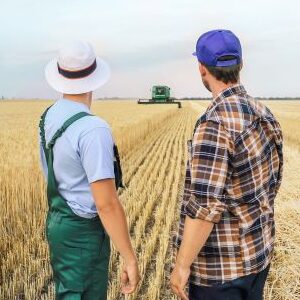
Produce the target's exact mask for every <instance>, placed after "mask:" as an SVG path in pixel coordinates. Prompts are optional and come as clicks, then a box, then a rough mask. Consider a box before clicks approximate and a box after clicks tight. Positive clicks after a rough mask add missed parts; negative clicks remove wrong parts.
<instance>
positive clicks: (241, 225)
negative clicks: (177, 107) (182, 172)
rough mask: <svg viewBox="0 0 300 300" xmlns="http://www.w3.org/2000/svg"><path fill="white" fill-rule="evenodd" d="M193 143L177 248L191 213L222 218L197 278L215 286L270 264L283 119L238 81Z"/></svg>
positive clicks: (203, 120) (205, 118)
mask: <svg viewBox="0 0 300 300" xmlns="http://www.w3.org/2000/svg"><path fill="white" fill-rule="evenodd" d="M188 151H189V159H188V163H187V168H186V178H185V186H184V194H183V198H182V205H181V214H180V222H179V230H178V234H177V235H176V236H175V241H174V242H175V250H176V248H177V249H178V248H179V246H180V243H181V240H182V235H183V229H184V221H185V217H186V215H188V216H189V217H191V218H199V219H202V220H207V221H210V222H213V223H215V225H214V227H213V230H212V232H211V234H210V236H209V238H208V240H207V241H206V243H205V245H204V247H203V248H202V249H201V251H200V253H199V254H198V257H197V258H196V260H195V261H194V263H193V264H192V266H191V276H190V282H191V283H193V284H196V285H204V286H212V285H216V284H221V283H224V282H226V281H230V280H233V279H235V278H238V277H241V276H245V275H248V274H251V273H257V272H260V271H262V270H263V269H264V268H265V267H267V265H268V264H269V263H270V260H271V258H272V254H273V246H274V237H275V224H274V199H275V196H276V194H277V191H278V189H279V186H280V183H281V178H282V165H283V155H282V133H281V129H280V125H279V123H278V122H277V121H276V119H275V117H274V116H273V114H272V113H271V112H270V110H269V109H268V108H267V107H265V106H264V105H263V104H262V103H260V102H258V101H256V100H254V99H252V98H251V97H250V96H248V95H247V93H246V91H245V89H244V87H243V86H242V85H235V86H233V87H230V88H228V89H226V90H224V91H223V92H222V93H221V94H220V95H219V96H218V97H217V98H216V99H214V100H213V102H212V103H211V105H210V106H209V107H208V109H207V111H206V112H205V113H204V114H203V115H202V116H201V117H200V119H199V120H198V122H197V124H196V127H195V132H194V136H193V139H192V140H190V141H189V142H188ZM195 238H197V237H195Z"/></svg>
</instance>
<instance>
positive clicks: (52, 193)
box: [40, 107, 92, 208]
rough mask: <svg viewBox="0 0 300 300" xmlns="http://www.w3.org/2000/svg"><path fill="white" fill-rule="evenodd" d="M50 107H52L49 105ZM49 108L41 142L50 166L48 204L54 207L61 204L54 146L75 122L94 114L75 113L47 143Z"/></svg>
mask: <svg viewBox="0 0 300 300" xmlns="http://www.w3.org/2000/svg"><path fill="white" fill-rule="evenodd" d="M49 108H50V107H49ZM49 108H47V109H46V111H45V112H44V113H43V115H42V117H41V121H40V135H41V143H42V146H43V149H44V153H45V157H46V161H47V166H48V180H47V181H48V184H47V195H48V204H49V207H50V208H51V207H52V208H53V207H55V206H59V204H58V203H59V200H58V202H57V199H59V196H60V195H59V192H58V187H57V182H56V179H55V174H54V169H53V146H54V145H55V142H56V140H57V139H58V138H59V137H61V136H62V134H63V133H64V132H65V131H66V129H67V128H68V127H69V126H70V125H71V124H73V123H74V122H75V121H77V120H79V119H81V118H82V117H85V116H92V115H91V114H89V113H87V112H79V113H77V114H75V115H74V116H72V117H70V118H69V119H68V120H67V121H65V122H64V124H63V125H62V127H61V128H60V129H58V130H57V131H56V132H55V134H54V135H53V137H52V139H51V140H50V142H49V143H48V144H46V139H45V128H44V127H45V118H46V114H47V112H48V110H49ZM53 199H56V202H55V201H53Z"/></svg>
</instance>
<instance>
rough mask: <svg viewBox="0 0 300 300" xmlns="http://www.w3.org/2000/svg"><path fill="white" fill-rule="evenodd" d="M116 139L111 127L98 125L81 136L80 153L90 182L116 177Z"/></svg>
mask: <svg viewBox="0 0 300 300" xmlns="http://www.w3.org/2000/svg"><path fill="white" fill-rule="evenodd" d="M113 146H114V141H113V137H112V134H111V131H110V129H109V128H106V127H97V128H93V129H91V130H89V131H88V132H85V133H83V134H82V135H81V136H80V138H79V155H80V159H81V162H82V166H83V168H84V170H85V173H86V176H87V178H88V182H89V183H92V182H95V181H97V180H102V179H108V178H115V174H114V152H113Z"/></svg>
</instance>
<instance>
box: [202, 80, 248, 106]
mask: <svg viewBox="0 0 300 300" xmlns="http://www.w3.org/2000/svg"><path fill="white" fill-rule="evenodd" d="M242 94H244V95H245V94H247V91H246V89H245V88H244V86H243V85H242V84H240V83H237V84H235V85H232V86H230V87H228V88H226V89H225V90H223V91H222V92H220V93H219V94H218V95H217V97H216V98H214V99H213V101H212V102H211V104H210V105H209V107H208V108H207V111H209V110H211V109H212V108H213V107H215V106H216V105H217V104H218V103H220V102H221V101H222V100H223V99H224V98H227V97H230V96H233V95H242Z"/></svg>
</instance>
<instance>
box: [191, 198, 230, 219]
mask: <svg viewBox="0 0 300 300" xmlns="http://www.w3.org/2000/svg"><path fill="white" fill-rule="evenodd" d="M199 202H201V201H200V200H199V199H197V198H196V197H195V196H194V195H192V196H191V197H190V200H189V202H188V203H187V204H186V206H185V214H186V215H188V216H189V217H190V218H192V219H201V220H204V221H208V222H212V223H219V222H220V220H221V217H222V213H223V212H224V210H225V208H226V206H225V204H223V203H222V202H220V201H219V200H217V199H213V201H211V202H212V203H209V205H206V206H205V207H204V206H203V205H201V204H200V203H199ZM202 202H203V201H202ZM205 202H206V203H207V200H205Z"/></svg>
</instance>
